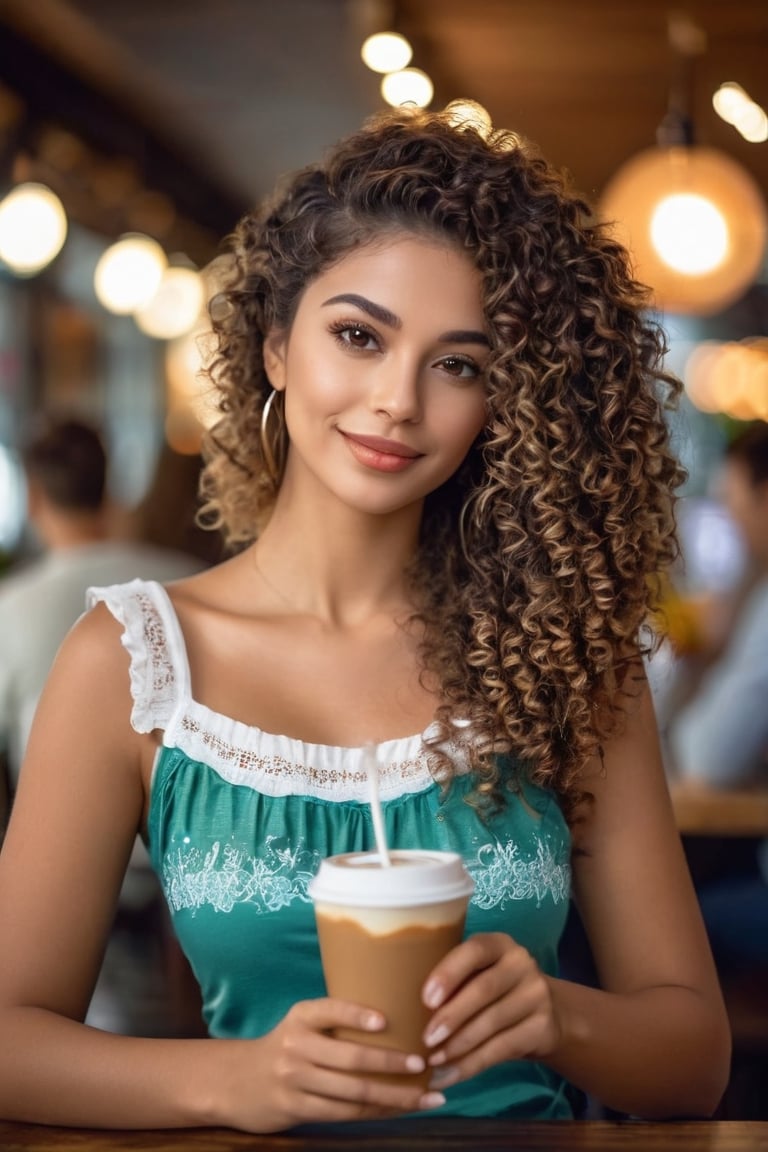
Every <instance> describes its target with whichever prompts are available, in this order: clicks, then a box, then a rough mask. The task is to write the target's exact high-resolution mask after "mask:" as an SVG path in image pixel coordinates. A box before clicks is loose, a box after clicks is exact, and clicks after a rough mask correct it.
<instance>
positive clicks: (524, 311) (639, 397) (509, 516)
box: [202, 109, 683, 816]
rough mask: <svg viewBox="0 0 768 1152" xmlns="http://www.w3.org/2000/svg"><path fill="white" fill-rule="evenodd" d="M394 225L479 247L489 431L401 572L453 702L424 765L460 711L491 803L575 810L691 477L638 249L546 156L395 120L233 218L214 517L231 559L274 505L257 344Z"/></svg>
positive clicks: (215, 305)
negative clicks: (595, 212)
mask: <svg viewBox="0 0 768 1152" xmlns="http://www.w3.org/2000/svg"><path fill="white" fill-rule="evenodd" d="M400 230H405V231H408V232H411V233H416V234H425V235H428V236H431V237H434V236H438V237H441V238H443V239H447V240H448V241H449V242H451V243H453V244H455V245H457V246H458V247H459V248H460V249H461V250H463V251H464V252H466V253H468V254H469V255H470V257H471V259H472V260H473V261H474V263H475V265H476V267H477V268H478V269H479V271H480V273H481V276H482V284H483V300H484V310H485V315H486V319H487V325H488V331H489V334H490V340H491V356H490V360H489V363H488V368H487V373H486V391H487V410H488V418H487V422H486V426H485V429H484V431H483V433H482V434H481V436H480V437H479V438H478V440H477V442H476V444H475V445H474V446H473V448H472V449H471V451H470V453H469V455H468V457H467V459H466V460H465V462H464V463H463V465H462V467H461V468H460V470H459V471H458V473H457V474H456V475H455V476H454V477H452V479H451V480H450V481H449V482H447V483H446V484H444V485H443V486H442V487H441V488H440V489H438V490H437V491H436V492H434V493H432V494H431V495H430V496H429V497H428V498H427V501H426V504H425V510H424V517H423V524H422V531H421V539H420V547H419V551H418V554H417V556H416V558H415V560H414V562H413V564H412V567H411V570H410V580H411V585H410V586H411V592H412V596H413V603H414V605H415V612H416V615H417V617H418V618H419V619H421V620H422V621H423V623H424V639H423V643H422V648H421V656H422V661H423V666H424V668H425V669H429V671H430V672H431V673H435V674H436V675H437V676H438V678H439V682H440V683H441V685H442V692H443V700H442V703H441V706H440V707H439V709H438V712H437V724H436V726H435V729H434V732H435V735H434V739H430V740H429V746H430V749H431V755H432V762H433V764H434V766H435V770H436V773H437V774H438V775H439V776H440V777H441V778H443V779H447V778H448V777H449V776H450V768H449V765H448V761H447V757H446V756H445V754H444V752H443V751H442V749H443V748H444V747H445V745H446V742H451V743H454V742H455V739H456V732H457V726H456V723H455V721H457V720H461V721H465V722H466V721H468V722H469V728H468V729H466V730H467V731H469V732H471V746H470V748H469V752H470V755H471V764H472V768H473V770H474V772H475V778H476V781H477V783H476V788H475V798H476V799H477V800H478V801H479V802H480V803H481V805H482V804H483V803H484V802H486V801H490V802H491V803H503V797H504V791H505V789H506V787H507V786H508V785H509V784H510V782H513V786H514V782H515V781H518V782H519V778H520V775H521V773H523V774H524V775H525V776H526V777H527V778H528V779H530V780H532V781H533V782H534V783H537V784H540V785H543V786H545V787H548V788H552V789H554V790H555V791H556V792H557V793H558V794H559V796H560V798H561V801H562V803H563V806H564V809H565V810H566V812H567V813H568V814H569V815H570V816H573V814H574V811H575V808H576V806H577V802H578V801H579V799H580V798H582V796H583V791H582V787H581V784H580V771H581V770H582V769H583V767H584V766H585V764H586V763H587V761H589V760H590V759H592V758H593V757H595V756H599V755H600V750H601V746H602V743H603V742H604V740H605V739H606V738H607V737H608V736H609V735H611V734H612V733H614V732H615V731H617V730H618V728H619V727H620V724H621V720H622V716H623V714H624V711H625V708H624V703H625V702H626V699H627V694H628V693H630V692H631V688H630V685H631V682H632V681H633V679H634V677H633V675H632V673H631V669H632V668H633V667H635V668H636V662H637V659H638V650H639V640H640V636H641V635H642V634H643V630H644V628H645V627H646V621H647V620H648V619H649V616H650V613H651V611H652V610H653V608H654V607H655V606H656V598H657V584H658V581H657V578H658V575H659V573H661V572H662V571H663V570H664V569H666V568H667V567H668V566H669V565H670V564H671V563H672V561H673V560H674V559H675V558H676V556H677V553H678V545H677V539H676V536H675V528H674V520H673V504H674V491H675V488H676V487H677V486H678V485H679V484H680V482H681V481H682V479H683V473H682V470H681V469H680V467H679V465H678V463H677V462H676V460H675V458H674V456H673V454H672V452H671V451H670V447H669V442H668V433H667V425H666V419H665V411H664V410H665V407H668V406H670V405H671V404H672V403H673V402H674V400H675V398H676V396H677V393H678V387H679V386H678V383H677V381H676V380H675V379H674V378H673V377H672V376H670V375H668V374H667V373H666V372H665V371H664V370H663V368H662V357H663V354H664V352H665V350H666V349H665V343H664V337H663V333H662V331H661V329H660V328H659V327H658V325H656V324H655V323H654V322H653V321H652V320H651V319H650V318H649V317H648V315H647V312H646V308H647V294H646V291H645V289H644V288H643V287H642V286H641V285H639V284H638V283H636V282H635V281H634V279H633V278H632V275H631V272H630V269H629V265H628V259H627V254H626V252H625V251H624V250H623V249H622V248H621V247H620V246H619V245H618V244H617V243H616V242H614V241H613V240H612V239H611V238H610V236H609V234H608V233H607V232H606V230H605V228H604V227H603V226H602V225H600V224H599V223H598V222H596V221H595V219H594V218H593V216H592V214H591V211H590V208H589V206H588V204H587V203H586V202H585V201H584V200H583V199H582V198H581V197H579V196H578V195H577V194H576V193H575V192H573V191H571V190H570V189H569V187H568V184H567V181H566V180H565V179H564V177H563V176H562V175H561V174H560V173H559V172H557V171H556V170H554V169H553V168H552V167H551V166H550V165H549V164H548V163H547V162H546V161H545V160H544V159H543V158H542V157H541V156H540V155H539V154H538V152H537V151H536V149H535V148H533V147H532V146H531V145H530V144H528V143H525V142H523V141H521V140H520V139H519V138H518V137H517V136H516V135H513V134H512V133H508V132H502V131H495V132H490V133H487V132H485V131H483V130H482V129H481V128H477V127H473V126H472V125H470V124H467V123H464V124H456V123H455V122H454V121H453V118H452V116H451V114H450V109H449V110H446V112H444V113H428V112H421V111H405V110H402V109H401V110H399V111H394V112H390V113H386V114H382V115H379V116H377V117H375V118H373V119H372V120H371V121H369V122H368V123H367V124H366V125H364V127H363V128H362V129H361V130H360V131H358V132H356V133H355V134H353V135H351V136H349V137H348V138H346V139H345V140H343V141H341V142H340V143H339V144H338V145H337V146H336V147H335V148H334V149H333V150H332V151H331V152H330V153H329V155H328V156H327V158H326V160H325V162H324V163H322V164H317V165H313V166H311V167H308V168H305V169H304V170H302V171H301V172H299V173H297V174H295V175H294V176H293V177H292V178H291V179H290V180H289V182H287V183H286V184H285V185H284V186H283V187H282V188H280V189H279V190H278V192H277V194H276V195H275V197H274V198H273V199H272V200H271V201H270V202H268V203H267V204H266V205H265V206H264V208H263V210H262V211H260V212H257V213H253V214H249V215H247V216H246V217H245V218H244V219H243V220H242V221H241V222H240V224H239V226H238V227H237V230H236V232H235V233H234V236H233V242H232V256H233V274H232V280H231V283H230V284H229V286H228V287H227V288H226V289H225V290H224V291H223V292H222V293H220V294H219V296H218V297H217V298H215V299H214V300H213V301H212V304H211V318H212V324H213V329H214V333H215V337H216V353H215V356H214V358H213V361H212V365H211V373H212V377H213V380H214V382H215V385H216V387H217V388H218V389H219V391H220V407H221V414H222V415H221V419H220V421H219V422H218V424H217V425H216V426H215V428H214V429H213V430H212V432H211V434H210V436H209V438H208V441H207V444H206V447H205V458H206V462H207V463H206V467H205V470H204V473H203V495H204V498H205V503H204V505H203V509H202V512H203V515H204V516H205V517H207V519H208V522H209V523H210V524H212V525H213V526H215V527H218V528H220V529H222V530H223V532H224V534H225V536H226V537H227V539H228V541H229V543H230V544H231V545H238V544H246V543H248V542H250V541H252V540H254V539H255V538H256V537H257V535H258V532H259V530H260V526H262V525H263V523H264V522H265V519H266V518H268V516H269V513H270V510H271V507H272V504H273V502H274V497H275V484H274V482H273V480H272V479H271V478H270V476H269V473H268V470H267V469H266V468H265V460H264V455H263V451H262V446H261V442H260V437H259V427H260V420H261V414H262V410H263V408H264V404H265V402H266V399H267V397H268V395H269V393H270V391H271V389H270V386H269V382H268V380H267V378H266V376H265V372H264V367H263V362H262V349H263V342H264V338H265V335H266V333H267V332H268V331H269V329H270V328H271V327H272V326H273V325H277V326H278V327H287V326H289V325H290V323H291V320H292V318H293V316H294V314H295V310H296V307H297V304H298V301H299V298H300V296H301V293H302V291H303V289H304V288H305V286H306V285H307V283H308V282H309V281H311V280H312V279H313V278H314V277H316V276H317V275H319V274H320V273H321V272H323V271H324V270H325V269H327V268H328V267H329V266H330V265H331V264H333V263H334V262H336V261H338V260H340V259H341V258H342V257H343V256H344V255H345V253H347V252H349V251H350V250H352V249H354V248H356V247H358V246H360V245H363V244H366V243H367V242H369V241H370V240H372V239H373V238H374V237H377V236H380V235H381V234H382V232H392V231H400ZM644 643H646V644H652V643H653V638H652V637H650V636H649V637H648V638H646V639H644Z"/></svg>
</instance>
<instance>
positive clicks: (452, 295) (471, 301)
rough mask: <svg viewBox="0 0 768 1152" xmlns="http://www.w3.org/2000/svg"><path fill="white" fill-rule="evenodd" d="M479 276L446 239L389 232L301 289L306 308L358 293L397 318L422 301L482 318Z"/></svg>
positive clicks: (338, 261)
mask: <svg viewBox="0 0 768 1152" xmlns="http://www.w3.org/2000/svg"><path fill="white" fill-rule="evenodd" d="M481 284H482V278H481V275H480V272H479V270H478V269H477V268H476V267H475V265H474V263H473V261H472V258H471V257H470V256H469V255H468V254H467V253H466V252H464V251H462V250H461V249H460V248H458V247H457V246H455V245H454V244H452V243H451V242H450V241H448V240H443V239H440V238H432V237H425V236H421V235H417V234H413V233H408V232H396V233H387V234H385V235H383V236H378V237H375V238H374V239H371V240H369V241H368V242H366V243H364V244H361V245H359V246H357V247H355V248H353V249H352V250H351V251H350V252H347V253H346V254H345V255H344V256H342V257H341V258H340V259H339V260H337V261H336V262H335V263H333V264H331V265H330V266H329V267H327V268H325V269H323V271H322V272H320V273H319V274H318V275H317V276H316V277H315V278H314V280H312V281H310V283H309V284H308V285H307V287H306V289H305V291H304V297H303V299H304V300H305V301H306V302H307V303H308V304H316V303H318V302H320V303H322V301H323V300H324V299H326V298H327V297H329V296H332V295H333V294H334V293H337V292H350V291H358V292H361V293H362V294H364V295H365V296H367V297H368V298H369V299H371V300H374V301H375V302H377V303H383V304H386V305H387V306H388V307H389V308H391V309H392V310H393V311H395V312H397V313H398V314H399V313H400V311H401V310H402V309H403V308H406V307H407V306H408V305H409V304H415V303H417V302H418V301H419V300H421V302H422V304H423V305H424V306H425V307H426V306H427V304H428V302H429V301H435V302H437V303H439V304H440V305H441V306H442V307H443V308H449V309H450V310H451V311H457V312H461V313H467V312H471V313H472V315H473V316H474V317H475V320H476V321H477V320H478V318H482V293H481Z"/></svg>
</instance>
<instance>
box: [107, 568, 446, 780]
mask: <svg viewBox="0 0 768 1152" xmlns="http://www.w3.org/2000/svg"><path fill="white" fill-rule="evenodd" d="M99 601H103V602H104V603H105V604H106V605H107V607H108V608H109V610H110V612H112V614H113V616H115V617H116V619H117V620H119V621H120V622H121V624H122V625H123V636H122V643H123V646H124V648H125V649H126V650H127V651H128V653H129V655H130V658H131V664H130V677H131V694H132V697H133V701H134V705H133V711H132V713H131V724H132V725H133V727H134V728H135V729H136V731H138V732H150V731H152V730H153V729H160V730H161V731H162V732H163V744H164V745H165V746H166V747H168V748H178V749H180V750H181V751H182V752H184V753H185V754H186V755H187V756H189V757H190V758H191V759H193V760H198V761H200V762H201V763H203V764H206V765H208V766H209V767H211V768H213V769H214V771H215V772H217V773H218V774H219V776H221V777H222V778H223V779H224V780H227V781H228V782H229V783H231V784H241V785H245V786H247V787H250V788H253V789H254V790H255V791H258V792H261V793H263V794H264V795H267V796H287V795H304V796H312V797H316V798H318V799H325V800H333V801H358V802H365V801H367V799H368V782H367V776H366V772H365V764H364V755H365V752H364V749H363V748H342V747H335V746H331V745H325V744H311V743H307V742H306V741H303V740H298V739H295V738H294V737H289V736H281V735H277V734H274V733H270V732H265V731H263V730H262V729H260V728H256V727H253V726H251V725H248V724H243V723H242V722H241V721H238V720H234V719H232V718H231V717H228V716H224V715H222V714H221V713H218V712H214V711H212V710H211V709H210V708H208V707H206V706H205V705H203V704H199V703H198V702H197V701H195V700H193V699H192V698H191V688H190V673H189V662H188V659H187V654H186V649H185V646H184V637H183V635H182V632H181V628H180V626H179V623H178V619H177V617H176V613H175V611H174V609H173V605H172V603H171V601H170V599H169V597H168V593H167V592H166V591H165V589H164V588H163V586H162V585H161V584H158V583H156V582H155V581H151V580H132V581H131V582H130V583H129V584H119V585H113V586H112V587H109V588H91V589H89V590H88V606H89V607H91V606H92V605H93V604H96V603H98V602H99ZM428 731H429V730H428ZM425 735H426V733H424V734H423V735H422V734H416V735H413V736H405V737H401V738H399V739H396V740H387V741H384V742H382V743H381V744H379V745H377V749H376V751H377V757H378V760H379V765H380V775H379V788H380V794H381V798H382V799H383V800H393V799H396V798H397V797H399V796H403V795H407V794H409V793H413V792H421V791H423V790H424V789H426V788H428V787H430V785H431V784H432V783H433V782H434V781H433V778H432V774H431V772H430V770H429V767H428V764H427V757H426V751H425V748H424V744H423V740H424V736H425ZM447 751H448V754H449V755H450V756H451V758H452V760H453V762H454V767H455V771H456V772H457V773H459V774H461V773H463V772H466V771H467V770H468V765H467V762H466V757H465V756H464V755H462V754H461V749H460V731H458V730H457V739H456V743H455V745H452V746H451V747H450V748H449V749H447Z"/></svg>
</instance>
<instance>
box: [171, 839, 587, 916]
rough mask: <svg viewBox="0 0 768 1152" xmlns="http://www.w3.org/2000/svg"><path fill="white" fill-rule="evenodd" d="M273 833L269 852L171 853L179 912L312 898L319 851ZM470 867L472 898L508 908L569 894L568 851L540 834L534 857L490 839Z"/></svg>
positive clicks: (267, 907) (216, 847) (261, 907)
mask: <svg viewBox="0 0 768 1152" xmlns="http://www.w3.org/2000/svg"><path fill="white" fill-rule="evenodd" d="M276 840H277V837H275V836H270V837H269V838H268V839H267V843H266V851H265V853H264V855H263V856H251V855H248V854H247V853H246V852H244V851H242V850H241V849H238V848H235V847H233V846H232V845H230V844H225V845H224V847H223V848H222V846H221V843H220V841H218V840H217V841H216V842H215V843H214V844H213V846H212V847H211V848H210V850H209V851H208V852H206V853H205V854H203V853H202V852H201V851H200V849H199V848H195V847H190V846H188V845H185V846H183V847H179V848H176V849H175V850H174V851H173V852H170V853H169V854H168V855H167V856H166V858H165V864H164V867H163V887H164V888H165V894H166V898H167V900H168V904H169V905H170V907H171V909H172V910H173V911H174V912H179V911H181V909H183V908H188V909H192V910H193V911H194V910H195V909H197V908H202V907H204V906H208V907H211V908H213V909H214V911H216V912H231V911H232V909H233V908H234V907H235V905H236V904H252V905H253V906H254V908H255V909H256V910H257V911H258V912H276V911H277V910H278V909H280V908H284V907H286V906H287V905H288V904H292V903H293V902H294V901H295V900H301V901H302V902H303V903H309V902H310V899H309V896H308V895H307V889H308V887H309V883H310V881H311V879H312V877H313V876H314V874H315V872H316V871H317V868H318V866H319V863H320V855H319V853H317V852H309V851H306V850H305V849H304V848H303V846H302V845H301V844H300V845H299V847H298V848H296V849H292V848H291V847H290V845H286V844H285V842H280V844H278V843H275V841H276ZM467 868H468V870H469V872H470V874H471V876H472V879H473V880H474V881H475V892H474V895H473V897H472V903H473V904H476V905H477V906H478V907H479V908H485V909H487V908H496V907H501V908H504V907H505V906H506V904H507V903H508V902H509V901H510V900H535V901H536V905H537V907H538V906H539V905H540V904H541V902H542V900H544V899H545V897H547V896H549V897H551V899H552V900H553V901H554V903H555V904H559V903H560V902H561V901H563V900H567V899H568V898H569V895H570V882H571V870H570V865H569V862H568V860H567V859H565V860H563V859H562V853H560V854H559V856H558V855H556V854H555V852H554V851H553V849H552V847H551V846H550V844H549V843H548V842H539V844H538V846H537V850H536V855H535V856H534V857H533V858H532V859H524V858H522V857H521V856H520V852H519V848H518V846H517V845H516V844H513V843H511V842H510V843H507V844H500V843H498V842H497V843H495V844H485V845H484V846H483V847H482V848H481V849H480V850H479V852H478V853H477V856H476V857H475V859H474V860H473V861H470V862H469V863H468V865H467Z"/></svg>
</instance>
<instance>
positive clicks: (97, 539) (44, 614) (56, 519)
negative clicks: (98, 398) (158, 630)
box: [0, 418, 204, 795]
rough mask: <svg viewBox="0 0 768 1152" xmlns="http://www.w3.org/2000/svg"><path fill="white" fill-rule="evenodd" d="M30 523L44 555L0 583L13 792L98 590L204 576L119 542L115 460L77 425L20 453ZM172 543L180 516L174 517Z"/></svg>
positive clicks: (0, 651)
mask: <svg viewBox="0 0 768 1152" xmlns="http://www.w3.org/2000/svg"><path fill="white" fill-rule="evenodd" d="M22 462H23V466H24V474H25V479H26V485H27V517H28V522H29V526H30V528H31V529H32V531H33V533H34V536H35V537H36V539H37V542H38V544H39V552H38V554H37V555H36V556H35V557H34V558H33V559H31V560H29V561H21V562H19V563H18V564H17V565H15V566H14V568H13V569H11V570H10V571H9V572H8V574H7V575H5V576H4V577H3V578H2V579H0V636H1V637H2V644H0V747H1V748H2V749H3V751H4V756H5V759H6V764H7V772H8V777H9V781H8V784H7V787H9V791H10V793H11V795H12V794H13V791H14V790H15V785H16V781H17V779H18V773H19V767H20V765H21V761H22V758H23V753H24V748H25V746H26V741H27V734H28V731H29V727H30V724H31V721H32V716H33V714H34V711H35V707H36V705H37V700H38V697H39V695H40V692H41V690H42V687H43V684H44V682H45V678H46V676H47V674H48V671H49V669H50V667H51V664H52V662H53V659H54V657H55V655H56V652H57V650H58V647H59V645H60V643H61V641H62V640H63V639H64V636H65V634H66V633H67V631H68V630H69V628H70V627H71V626H72V624H74V622H75V621H76V620H77V618H78V617H79V616H80V615H81V613H82V612H83V611H84V607H85V591H86V588H88V587H89V586H91V585H105V584H112V583H114V582H115V581H123V580H130V579H132V578H134V577H142V578H144V579H154V580H159V581H161V582H162V581H168V580H175V579H178V578H179V577H181V576H186V575H190V574H191V573H192V572H195V571H198V570H199V569H200V568H201V567H203V566H204V565H203V561H202V560H201V559H200V558H198V557H195V556H192V555H188V554H186V553H184V552H182V551H179V550H177V549H171V548H167V547H160V546H158V545H157V544H156V543H152V544H149V543H145V542H144V541H142V540H139V539H130V540H129V539H115V538H114V537H113V524H112V518H111V510H110V503H109V499H108V496H107V475H108V460H107V453H106V450H105V447H104V444H103V441H102V439H101V436H100V434H99V432H98V431H97V430H96V429H95V428H94V427H91V426H90V425H89V424H87V423H84V422H82V421H80V420H78V419H69V418H61V419H55V418H50V419H47V420H46V421H45V423H44V425H43V426H42V427H40V428H39V429H38V430H36V431H35V432H34V434H33V435H32V436H31V437H30V438H29V439H28V440H27V442H26V443H25V445H23V447H22ZM168 519H169V535H170V534H171V533H173V534H174V536H176V534H177V533H178V530H179V523H180V519H181V518H180V517H179V514H178V510H177V511H176V512H175V514H174V513H173V512H172V511H171V510H170V508H169V509H168Z"/></svg>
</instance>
